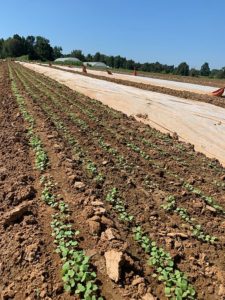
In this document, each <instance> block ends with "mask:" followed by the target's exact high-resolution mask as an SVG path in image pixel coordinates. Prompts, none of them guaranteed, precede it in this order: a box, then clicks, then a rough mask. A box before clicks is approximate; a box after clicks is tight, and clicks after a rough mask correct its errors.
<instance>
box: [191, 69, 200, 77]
mask: <svg viewBox="0 0 225 300" xmlns="http://www.w3.org/2000/svg"><path fill="white" fill-rule="evenodd" d="M189 75H190V76H192V77H198V76H199V75H200V72H199V70H197V69H195V68H192V69H191V70H190V72H189Z"/></svg>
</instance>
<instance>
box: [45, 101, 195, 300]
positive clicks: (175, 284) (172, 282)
mask: <svg viewBox="0 0 225 300" xmlns="http://www.w3.org/2000/svg"><path fill="white" fill-rule="evenodd" d="M45 109H46V105H45ZM50 114H51V115H53V114H52V113H50V111H48V115H49V116H50ZM52 120H53V122H59V120H57V121H56V120H54V119H52ZM60 128H61V130H62V131H64V132H67V130H66V129H63V128H65V127H64V125H63V124H60V125H58V129H60ZM82 156H83V158H84V157H85V154H84V152H82ZM83 158H81V160H82V161H83V160H84V159H83ZM103 176H104V174H103ZM105 176H106V175H105ZM108 195H109V196H108V197H106V198H107V199H108V201H109V199H111V201H112V204H115V210H116V211H117V212H118V214H119V218H120V219H121V220H123V221H124V222H132V226H133V227H134V228H137V227H138V226H137V225H136V223H135V220H133V216H131V215H130V214H129V213H127V212H126V207H125V205H123V201H121V200H120V201H114V200H113V199H114V196H115V193H114V194H112V193H111V194H108ZM110 195H111V198H110ZM113 206H114V205H113ZM149 241H150V240H149ZM152 242H153V241H152ZM154 247H156V246H154ZM157 249H161V250H160V253H161V252H162V253H161V254H160V255H161V256H162V257H164V258H165V259H164V260H162V263H161V264H162V266H163V268H164V269H163V270H164V272H165V271H166V272H167V273H166V274H164V275H165V276H164V277H163V278H164V279H163V280H162V277H159V280H161V281H163V282H165V283H166V290H165V292H166V294H167V295H168V296H170V295H171V296H173V295H176V297H177V298H176V299H184V298H189V299H192V298H193V295H194V294H195V292H194V290H193V288H192V287H191V286H190V285H189V284H188V282H187V279H186V277H185V275H184V274H183V273H182V272H180V271H178V270H177V269H176V268H175V267H174V265H173V266H172V263H170V264H171V266H167V261H168V259H169V257H170V256H169V254H168V253H167V254H165V253H166V252H164V250H163V249H162V248H157V247H156V249H155V248H154V249H153V250H154V251H155V250H157ZM154 251H152V252H154ZM161 256H159V258H158V260H159V262H158V263H157V264H156V267H157V266H158V265H159V264H160V261H161V259H162V257H161ZM156 257H157V255H156ZM153 266H154V264H153ZM166 268H167V269H166ZM160 270H161V269H159V270H158V272H159V274H161V273H160V272H161V271H160ZM163 270H162V271H163ZM178 273H179V274H178ZM169 274H171V275H169ZM172 274H173V275H174V276H175V274H176V276H177V277H176V276H175V277H174V276H172ZM160 276H162V274H161V275H160ZM166 278H167V279H166Z"/></svg>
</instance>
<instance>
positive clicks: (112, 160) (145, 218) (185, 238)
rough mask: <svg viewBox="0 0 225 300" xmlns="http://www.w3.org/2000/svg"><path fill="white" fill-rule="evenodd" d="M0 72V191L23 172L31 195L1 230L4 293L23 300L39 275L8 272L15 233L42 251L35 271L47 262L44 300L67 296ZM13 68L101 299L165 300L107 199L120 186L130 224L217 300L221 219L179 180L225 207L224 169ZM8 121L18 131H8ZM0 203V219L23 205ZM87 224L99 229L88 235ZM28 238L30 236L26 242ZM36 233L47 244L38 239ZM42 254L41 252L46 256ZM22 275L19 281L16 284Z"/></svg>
mask: <svg viewBox="0 0 225 300" xmlns="http://www.w3.org/2000/svg"><path fill="white" fill-rule="evenodd" d="M0 67H1V68H2V69H4V79H3V78H1V82H2V84H4V87H5V88H4V89H1V97H2V98H1V100H2V101H1V102H2V104H3V105H2V107H1V117H4V122H3V123H2V125H1V140H2V141H4V143H3V142H2V143H1V157H3V158H2V159H1V161H4V166H3V167H6V170H7V172H6V171H4V170H3V171H4V172H5V173H6V174H4V172H3V173H2V174H3V175H2V178H3V181H2V182H3V184H2V185H1V187H2V186H3V193H5V192H6V191H7V190H8V189H9V190H10V192H14V185H15V183H17V182H20V181H19V178H20V177H19V175H20V174H23V175H24V174H26V175H27V177H26V184H25V186H26V190H25V191H24V190H23V189H22V187H23V184H20V185H22V187H21V186H19V187H18V188H17V189H16V191H17V192H18V191H19V193H20V194H22V195H24V193H25V192H27V191H28V192H29V197H30V198H32V199H29V200H28V199H23V200H22V201H23V202H24V201H29V203H30V202H31V203H32V205H31V210H30V211H31V214H30V212H29V215H28V216H25V217H24V218H23V219H22V220H19V222H18V223H15V224H12V225H10V226H8V227H7V228H2V229H1V230H2V233H3V239H2V241H1V246H2V249H3V250H1V252H0V255H1V262H2V261H4V262H5V265H6V266H8V268H7V267H5V268H3V273H1V274H2V275H3V278H4V280H6V282H7V283H6V284H5V286H4V288H6V287H7V285H10V284H12V283H14V284H15V287H14V286H12V288H11V289H12V290H13V291H14V294H15V298H14V299H23V298H18V297H21V294H19V292H18V291H19V290H20V287H21V286H22V285H23V286H28V287H29V288H30V289H31V290H32V289H36V288H39V287H40V285H39V282H38V280H40V279H41V278H42V277H41V276H40V277H38V276H36V277H35V280H34V282H33V281H32V280H31V278H30V277H28V278H26V277H25V278H24V277H23V276H22V274H29V272H30V271H29V270H30V269H29V268H31V266H32V270H35V269H33V268H34V265H33V264H31V263H25V264H22V263H21V264H20V263H16V262H15V263H14V264H12V265H10V268H11V270H10V272H9V262H10V261H11V252H9V251H8V247H6V245H7V243H8V241H9V240H10V237H11V236H12V235H13V234H15V233H17V232H19V233H20V232H22V233H23V235H25V243H29V241H30V240H32V244H34V243H38V242H39V241H40V246H39V249H40V252H38V253H39V256H38V258H37V261H35V266H36V267H37V268H38V267H39V266H40V268H41V267H42V268H43V265H44V267H45V268H44V271H45V272H47V274H48V276H46V278H45V283H46V284H47V286H48V289H47V291H48V293H49V294H48V297H50V299H51V298H52V299H70V298H69V297H70V296H69V295H64V294H60V295H58V296H56V292H54V291H55V289H56V287H58V285H59V286H60V284H59V282H60V281H59V280H60V278H59V273H60V262H59V258H58V257H57V255H55V254H53V253H54V246H53V244H52V239H51V237H50V228H49V224H50V218H49V217H48V216H49V215H50V214H51V212H50V211H49V208H48V207H46V206H45V205H44V204H42V203H41V202H40V200H39V199H38V198H39V190H40V187H39V186H38V183H37V182H36V181H37V180H36V178H37V175H36V172H35V171H34V167H33V163H32V162H33V160H34V159H33V157H32V155H31V154H30V152H29V148H28V145H27V141H26V137H25V130H24V126H25V125H24V124H23V122H22V119H21V117H20V116H19V114H18V110H17V107H16V104H15V99H14V98H13V97H12V93H11V91H10V89H9V83H10V82H9V79H8V71H7V67H6V65H1V66H0ZM11 67H12V68H13V70H14V72H13V74H14V77H15V78H16V83H17V85H18V86H19V88H20V92H21V93H22V94H23V95H24V97H25V99H26V104H27V108H28V110H29V112H30V113H31V114H32V115H33V116H34V118H35V120H36V130H37V133H38V135H39V136H40V138H41V139H42V141H43V144H44V146H45V149H46V151H47V153H48V156H49V159H50V163H51V164H50V166H51V167H49V170H48V173H49V175H50V176H51V177H52V178H54V181H55V182H57V184H58V191H59V193H60V194H61V195H62V197H63V199H64V200H65V201H66V202H67V203H68V204H69V207H70V210H71V221H72V222H73V226H74V228H76V229H79V230H80V232H81V233H80V246H81V248H82V249H84V250H85V251H86V253H88V254H89V255H91V263H92V267H93V269H96V272H97V278H98V282H99V286H100V287H101V293H102V295H103V296H104V297H105V298H106V299H127V300H128V299H142V297H143V296H144V295H145V294H146V293H151V294H152V295H154V296H155V297H156V299H166V298H165V296H164V286H163V284H162V283H160V282H158V281H157V279H154V278H153V277H152V276H151V275H152V272H153V269H152V268H151V267H150V266H149V265H148V264H147V258H148V256H147V255H146V254H145V253H144V252H143V251H142V250H141V248H140V247H139V245H138V244H137V243H135V242H134V240H133V238H132V236H133V234H132V231H131V228H130V226H129V224H126V223H123V222H122V221H119V220H118V218H117V214H116V213H115V211H114V210H113V209H112V206H111V205H110V204H109V203H107V202H105V197H106V194H107V192H108V191H109V189H110V188H112V187H117V188H118V189H119V191H120V195H121V197H122V198H123V199H124V201H125V203H126V207H127V210H128V212H129V213H131V214H132V215H134V217H135V219H136V222H137V223H138V224H140V225H142V227H143V228H144V230H145V232H146V234H147V235H149V236H150V237H151V238H152V239H154V240H155V241H156V242H157V244H158V245H160V246H162V247H163V248H164V249H166V250H167V251H169V252H170V253H171V255H172V256H173V257H174V259H175V262H176V265H177V267H178V268H179V269H180V270H182V271H183V272H185V273H186V274H187V275H188V278H189V281H190V282H191V283H192V284H193V285H194V287H195V289H196V291H197V298H198V299H204V300H212V299H221V300H222V299H223V297H224V294H223V293H224V289H223V286H224V284H225V282H224V278H225V277H224V275H225V264H224V244H225V240H224V233H225V225H224V215H222V214H220V213H218V212H216V211H214V210H213V209H212V208H211V207H210V206H207V205H205V203H204V202H203V201H202V199H201V198H200V197H199V196H198V195H196V194H193V193H190V192H187V191H185V189H184V187H183V182H189V183H190V184H192V185H193V186H194V187H195V188H198V189H201V191H202V192H204V194H206V195H210V196H213V197H214V199H215V200H216V201H217V202H218V203H219V204H220V205H221V206H223V207H224V208H225V203H224V200H225V199H224V186H225V185H224V179H225V178H224V169H223V168H222V166H221V165H220V164H219V163H218V162H217V161H215V160H212V159H208V158H206V157H205V156H204V155H203V154H200V153H197V152H195V151H194V150H193V147H192V146H191V145H187V144H184V143H181V142H178V141H177V140H176V136H174V137H173V138H171V137H169V136H168V135H164V134H161V133H159V132H158V131H156V130H154V129H152V128H150V127H149V126H147V125H143V124H140V123H138V122H137V121H135V120H134V119H133V118H132V117H127V116H126V115H124V114H122V113H119V112H116V111H114V110H112V109H110V108H108V107H107V106H104V105H102V104H101V103H100V102H98V101H94V100H92V99H90V98H88V97H85V96H82V95H80V94H78V93H76V92H73V91H71V90H70V89H69V88H67V87H65V86H63V85H61V84H59V83H57V82H55V81H53V80H51V79H49V78H47V77H45V76H43V75H40V74H36V73H35V72H33V71H31V70H28V69H25V68H23V67H21V66H18V65H16V64H11ZM24 83H26V86H24ZM27 86H29V91H28V90H27ZM4 99H5V100H4ZM6 100H7V101H6ZM71 114H73V115H71ZM53 116H57V117H58V118H59V120H60V121H61V122H63V124H64V126H65V127H66V129H67V130H68V132H70V134H71V135H72V136H73V137H74V138H75V139H76V141H77V143H78V144H79V145H80V148H81V149H82V155H81V156H79V155H77V154H75V153H74V150H73V147H72V146H71V145H70V143H69V141H68V139H67V138H66V137H65V135H63V133H62V132H61V131H60V130H59V128H57V127H55V124H54V118H53ZM1 119H2V118H1ZM12 124H13V125H15V126H11V125H12ZM18 133H20V134H19V135H18ZM7 136H10V137H12V136H13V137H14V139H13V140H12V141H11V139H6V138H5V137H7ZM100 138H102V139H103V140H104V142H105V143H106V144H108V145H110V146H111V147H112V148H113V149H116V151H117V153H118V154H119V155H120V157H123V160H122V163H121V159H120V160H119V161H118V159H117V155H113V154H112V152H111V153H110V152H106V151H105V150H104V149H103V148H102V147H100V144H99V139H100ZM18 139H19V141H17V140H18ZM10 141H11V142H10ZM127 142H129V143H133V144H135V145H136V146H138V147H139V148H140V149H141V151H142V152H140V151H139V152H135V151H133V150H132V149H131V148H129V147H127ZM18 143H19V145H18ZM18 149H20V150H21V153H20V151H19V152H18ZM143 152H145V153H147V154H148V155H150V157H151V162H149V161H146V159H144V158H143V157H142V156H141V155H140V154H141V153H143ZM85 155H87V157H88V158H89V159H90V160H91V161H93V162H94V163H95V165H96V166H97V169H98V171H99V172H100V173H101V174H103V176H104V181H103V182H100V183H99V182H96V180H95V179H94V178H93V176H92V175H91V174H90V172H88V171H87V169H86V165H85V164H84V159H83V157H84V156H85ZM124 161H125V163H123V162H124ZM9 170H10V172H9ZM174 175H176V176H174ZM77 182H80V183H82V184H83V185H82V188H81V189H77V188H76V183H77ZM32 187H33V188H32ZM10 195H11V194H10ZM168 195H175V196H176V197H177V199H178V203H179V206H181V207H184V208H186V209H187V210H188V212H189V214H190V215H191V216H192V217H194V218H195V219H196V220H197V222H198V223H199V224H201V225H202V227H203V228H204V231H206V232H207V233H209V234H210V235H215V236H217V237H218V242H217V243H216V244H215V245H210V244H208V243H204V242H201V241H199V240H197V239H196V238H195V237H193V236H192V234H191V232H190V229H189V227H188V226H187V224H185V222H183V221H182V220H181V219H180V218H179V217H178V216H177V215H176V214H175V213H166V212H165V211H164V210H163V209H162V207H161V204H163V203H164V202H165V198H166V197H167V196H168ZM3 198H4V201H3V202H2V204H1V205H2V207H1V212H3V213H2V215H3V220H4V219H5V218H4V216H5V214H6V213H7V212H8V211H10V210H11V209H12V208H14V206H15V205H16V206H18V205H19V203H17V202H16V203H15V198H16V199H18V198H21V197H18V194H16V196H15V194H13V196H11V197H10V198H9V200H10V201H11V202H9V200H7V199H8V198H7V197H4V196H3ZM96 201H101V202H102V204H101V210H99V211H96V207H95V202H96ZM33 207H34V208H33ZM31 217H32V220H33V222H34V221H35V222H34V224H33V222H31V221H29V220H30V218H31ZM93 220H95V221H94V222H95V223H93ZM90 221H92V223H91V222H90ZM30 223H31V224H30ZM96 223H97V224H98V225H97V224H96ZM93 225H95V226H96V227H95V228H93ZM23 226H25V228H24V227H23ZM109 229H110V230H113V231H114V232H115V235H116V238H115V239H112V240H109V239H107V238H106V232H107V231H106V230H109ZM32 233H33V235H32ZM26 234H28V235H29V237H30V239H28V238H27V239H26ZM42 236H44V237H45V239H44V238H42V239H41V237H42ZM19 237H20V234H19ZM12 241H13V242H11V243H12V244H13V245H12V249H14V250H12V252H13V253H16V250H17V249H18V247H19V245H18V244H16V243H15V239H14V240H12ZM35 241H36V242H35ZM4 245H5V248H3V247H4ZM25 245H27V244H25ZM13 247H14V248H13ZM46 247H47V248H46ZM44 248H46V249H47V251H45V252H43V250H42V249H44ZM111 249H116V250H117V251H122V252H123V254H124V265H123V268H122V274H121V278H120V281H119V283H114V282H113V281H111V280H110V279H109V277H108V276H107V274H106V267H105V259H104V254H105V252H106V251H108V250H111ZM19 251H20V248H19ZM24 251H25V250H24ZM2 253H3V254H2ZM2 255H3V256H2ZM2 257H3V259H2ZM40 261H41V262H42V264H41V263H40ZM22 262H24V260H22ZM46 265H47V266H46ZM57 266H58V269H57ZM0 270H2V268H1V269H0ZM41 270H42V269H41ZM18 273H19V274H20V281H19V283H18V284H17V281H16V278H17V274H18ZM137 276H140V277H141V278H142V279H143V282H141V283H139V284H137V285H135V284H133V282H134V280H135V279H136V278H137ZM36 281H37V282H36ZM34 283H35V284H36V285H35V284H34ZM40 284H43V283H40ZM41 287H42V285H41ZM56 290H57V291H58V289H56ZM32 292H34V290H32ZM54 293H55V294H54ZM29 295H32V296H30V297H31V299H35V298H34V296H33V294H29ZM23 296H24V295H23ZM27 296H28V295H27ZM13 297H14V296H12V299H13ZM16 297H17V298H16ZM32 297H33V298H32ZM57 297H61V298H57ZM6 299H7V298H6ZM46 299H48V298H46Z"/></svg>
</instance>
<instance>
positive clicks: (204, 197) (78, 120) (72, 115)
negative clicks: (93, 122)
mask: <svg viewBox="0 0 225 300" xmlns="http://www.w3.org/2000/svg"><path fill="white" fill-rule="evenodd" d="M33 84H34V83H33ZM48 96H49V97H50V99H52V100H53V101H54V103H55V104H56V105H58V106H59V108H61V109H62V108H63V110H64V112H65V113H67V114H69V117H70V118H71V119H72V120H73V121H74V122H76V124H77V125H78V126H79V125H82V126H83V128H84V129H86V130H89V131H90V127H88V124H87V123H86V121H85V120H83V119H81V118H80V117H78V115H77V114H75V113H71V112H69V113H68V111H69V110H68V109H66V108H65V107H66V106H65V105H62V103H61V101H59V100H58V101H57V100H56V98H55V97H53V96H52V95H51V94H48ZM74 103H75V104H74ZM70 104H71V105H72V102H71V101H70ZM73 105H75V106H76V108H77V101H76V102H73ZM79 109H81V108H80V106H79ZM86 112H87V109H85V110H84V109H82V113H84V114H87V113H86ZM90 114H91V112H89V114H88V117H90ZM92 115H93V113H92ZM97 120H98V123H99V124H102V126H104V125H105V124H104V123H101V121H100V120H99V118H98V119H97ZM79 123H80V124H79ZM104 127H105V128H104V129H105V130H106V131H107V132H108V133H110V134H111V135H112V136H113V137H115V138H116V139H117V142H119V143H123V140H124V138H123V137H122V136H121V135H119V134H118V132H117V131H114V130H111V129H109V128H107V127H106V126H104ZM92 131H93V128H92ZM140 140H143V143H145V144H146V143H147V141H146V140H145V139H140ZM126 145H127V147H129V148H130V149H131V150H133V151H134V152H136V153H139V154H140V155H141V156H142V158H144V159H145V160H147V161H148V162H150V163H151V165H153V166H155V167H156V168H160V165H158V164H157V163H156V162H155V159H151V158H150V156H149V155H148V154H147V153H145V151H143V150H142V149H141V148H140V146H137V145H136V144H134V142H130V141H126ZM148 146H150V147H153V149H159V153H161V154H162V153H163V151H162V150H161V149H160V148H158V147H157V146H156V145H154V144H152V143H148ZM181 146H182V145H181ZM162 155H164V154H162ZM164 171H165V172H166V173H167V174H169V175H171V176H172V177H173V179H176V180H179V181H180V182H182V183H183V188H185V189H186V190H187V191H188V192H192V193H193V194H195V195H198V196H199V197H200V198H201V199H202V200H203V201H204V202H206V204H207V205H209V206H212V207H213V208H214V209H216V210H218V212H222V213H224V209H223V208H222V207H221V206H220V205H218V204H217V203H216V201H215V200H214V199H213V197H211V196H208V195H205V193H203V192H202V191H201V190H200V189H199V188H195V187H194V186H192V185H191V184H190V183H188V182H187V181H185V179H184V178H182V177H180V176H179V177H178V176H177V174H176V173H174V172H172V171H169V170H167V169H164ZM217 185H218V181H217ZM221 185H222V184H221ZM222 187H223V185H222ZM196 191H198V193H196Z"/></svg>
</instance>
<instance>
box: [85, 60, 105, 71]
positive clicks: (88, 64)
mask: <svg viewBox="0 0 225 300" xmlns="http://www.w3.org/2000/svg"><path fill="white" fill-rule="evenodd" d="M83 65H85V66H86V67H94V68H104V69H105V68H109V67H108V66H107V65H106V64H105V63H103V62H100V61H96V62H84V63H83Z"/></svg>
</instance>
